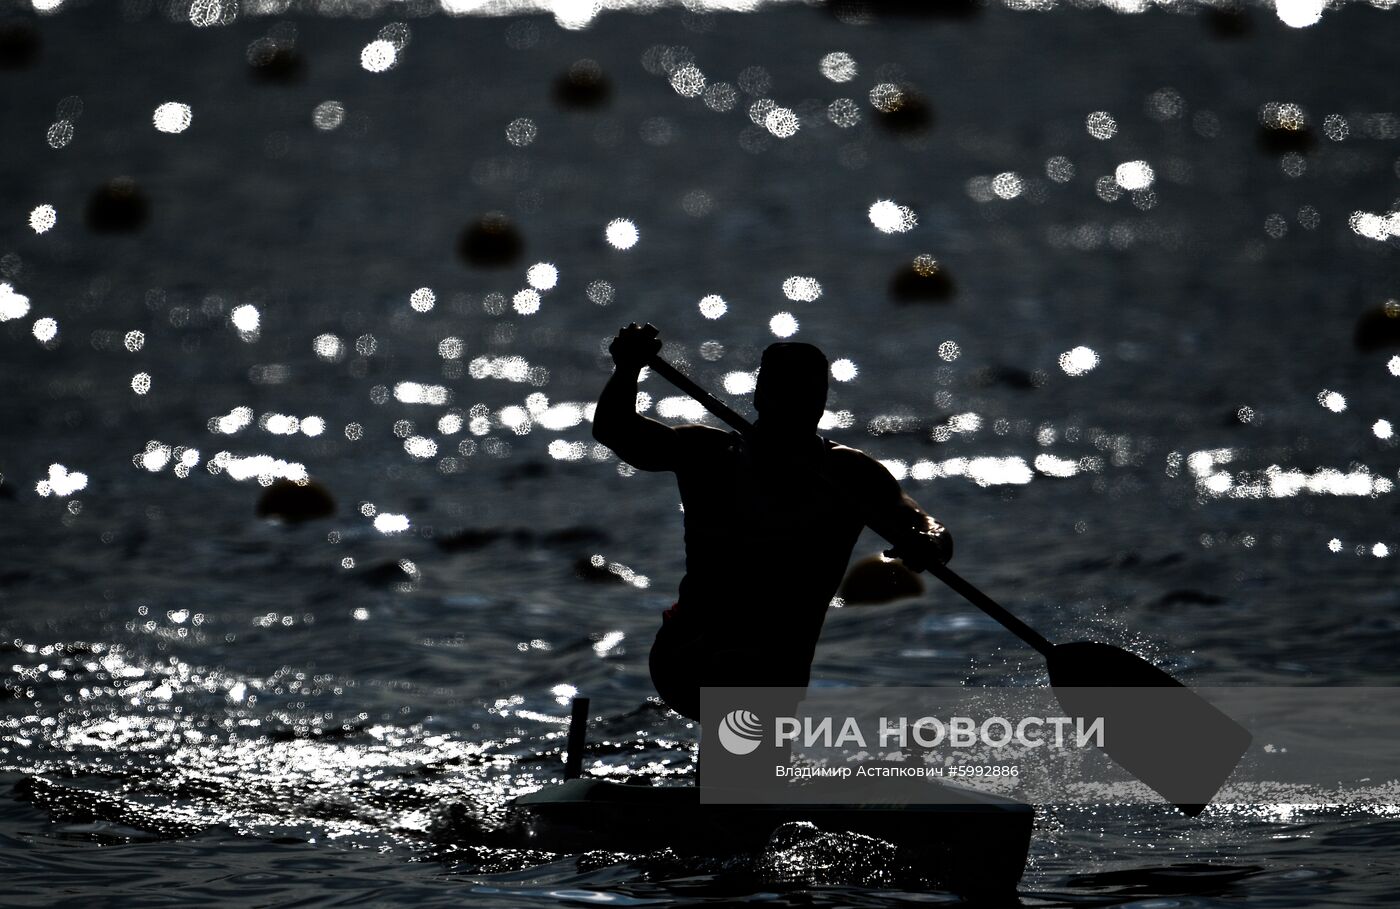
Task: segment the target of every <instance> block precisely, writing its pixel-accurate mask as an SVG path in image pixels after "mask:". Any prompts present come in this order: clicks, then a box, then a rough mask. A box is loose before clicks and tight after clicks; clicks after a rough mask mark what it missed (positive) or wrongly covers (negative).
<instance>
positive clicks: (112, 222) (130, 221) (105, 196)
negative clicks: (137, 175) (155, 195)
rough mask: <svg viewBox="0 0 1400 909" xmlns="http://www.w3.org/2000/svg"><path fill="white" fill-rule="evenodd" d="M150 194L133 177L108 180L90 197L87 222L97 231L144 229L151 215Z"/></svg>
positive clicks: (119, 231)
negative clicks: (148, 199)
mask: <svg viewBox="0 0 1400 909" xmlns="http://www.w3.org/2000/svg"><path fill="white" fill-rule="evenodd" d="M150 209H151V206H150V204H149V203H148V202H147V201H146V194H145V193H143V192H141V187H140V186H138V185H137V184H136V181H135V180H133V179H132V178H131V177H116V178H113V179H111V180H108V181H107V182H106V183H105V184H103V185H102V186H100V187H98V189H97V190H96V191H95V192H94V193H93V194H92V195H91V196H90V197H89V198H88V205H87V212H86V221H87V226H88V229H89V230H92V231H95V232H97V233H104V234H108V233H124V232H127V231H134V230H140V229H141V228H142V227H143V226H144V225H145V223H146V219H147V218H148V217H149V215H150Z"/></svg>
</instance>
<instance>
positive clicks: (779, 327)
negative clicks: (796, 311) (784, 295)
mask: <svg viewBox="0 0 1400 909" xmlns="http://www.w3.org/2000/svg"><path fill="white" fill-rule="evenodd" d="M768 330H769V331H771V332H772V333H773V334H775V335H777V336H778V337H780V338H790V337H792V336H793V335H795V334H797V318H796V317H795V316H793V314H792V313H790V312H780V313H778V314H777V315H776V316H774V317H773V318H771V319H769V320H768Z"/></svg>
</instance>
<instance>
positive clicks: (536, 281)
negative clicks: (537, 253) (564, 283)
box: [525, 262, 559, 290]
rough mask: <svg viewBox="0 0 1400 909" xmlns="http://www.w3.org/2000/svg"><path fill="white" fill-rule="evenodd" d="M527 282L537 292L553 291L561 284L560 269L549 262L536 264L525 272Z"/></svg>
mask: <svg viewBox="0 0 1400 909" xmlns="http://www.w3.org/2000/svg"><path fill="white" fill-rule="evenodd" d="M525 280H526V281H527V282H528V283H529V285H530V286H531V287H533V288H534V289H535V290H551V289H553V287H554V285H555V284H558V283H559V269H557V268H555V267H554V266H553V265H551V264H549V263H548V262H536V263H535V264H534V265H531V266H530V268H529V270H528V271H526V272H525Z"/></svg>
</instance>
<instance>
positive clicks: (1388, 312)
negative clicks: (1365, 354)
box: [1352, 300, 1400, 351]
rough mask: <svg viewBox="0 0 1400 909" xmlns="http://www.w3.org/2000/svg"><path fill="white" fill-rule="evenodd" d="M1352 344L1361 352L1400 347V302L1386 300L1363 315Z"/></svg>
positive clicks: (1358, 321) (1357, 324) (1358, 320)
mask: <svg viewBox="0 0 1400 909" xmlns="http://www.w3.org/2000/svg"><path fill="white" fill-rule="evenodd" d="M1352 343H1354V344H1355V345H1356V349H1357V350H1360V351H1372V350H1382V349H1384V348H1387V347H1400V300H1386V301H1385V303H1384V304H1383V305H1381V306H1377V307H1376V308H1375V309H1368V310H1366V311H1365V312H1364V313H1362V314H1361V318H1359V319H1357V320H1356V333H1355V334H1354V335H1353V336H1352Z"/></svg>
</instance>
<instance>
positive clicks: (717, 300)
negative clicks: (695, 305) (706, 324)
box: [700, 294, 729, 319]
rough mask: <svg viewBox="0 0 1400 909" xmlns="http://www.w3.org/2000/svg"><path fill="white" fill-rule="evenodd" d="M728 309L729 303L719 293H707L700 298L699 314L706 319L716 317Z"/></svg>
mask: <svg viewBox="0 0 1400 909" xmlns="http://www.w3.org/2000/svg"><path fill="white" fill-rule="evenodd" d="M728 311H729V304H728V303H725V302H724V297H721V296H720V295H719V294H709V295H708V296H705V297H702V298H701V299H700V315H702V316H704V317H705V318H707V319H718V318H719V317H720V316H722V315H724V314H725V313H726V312H728Z"/></svg>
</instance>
